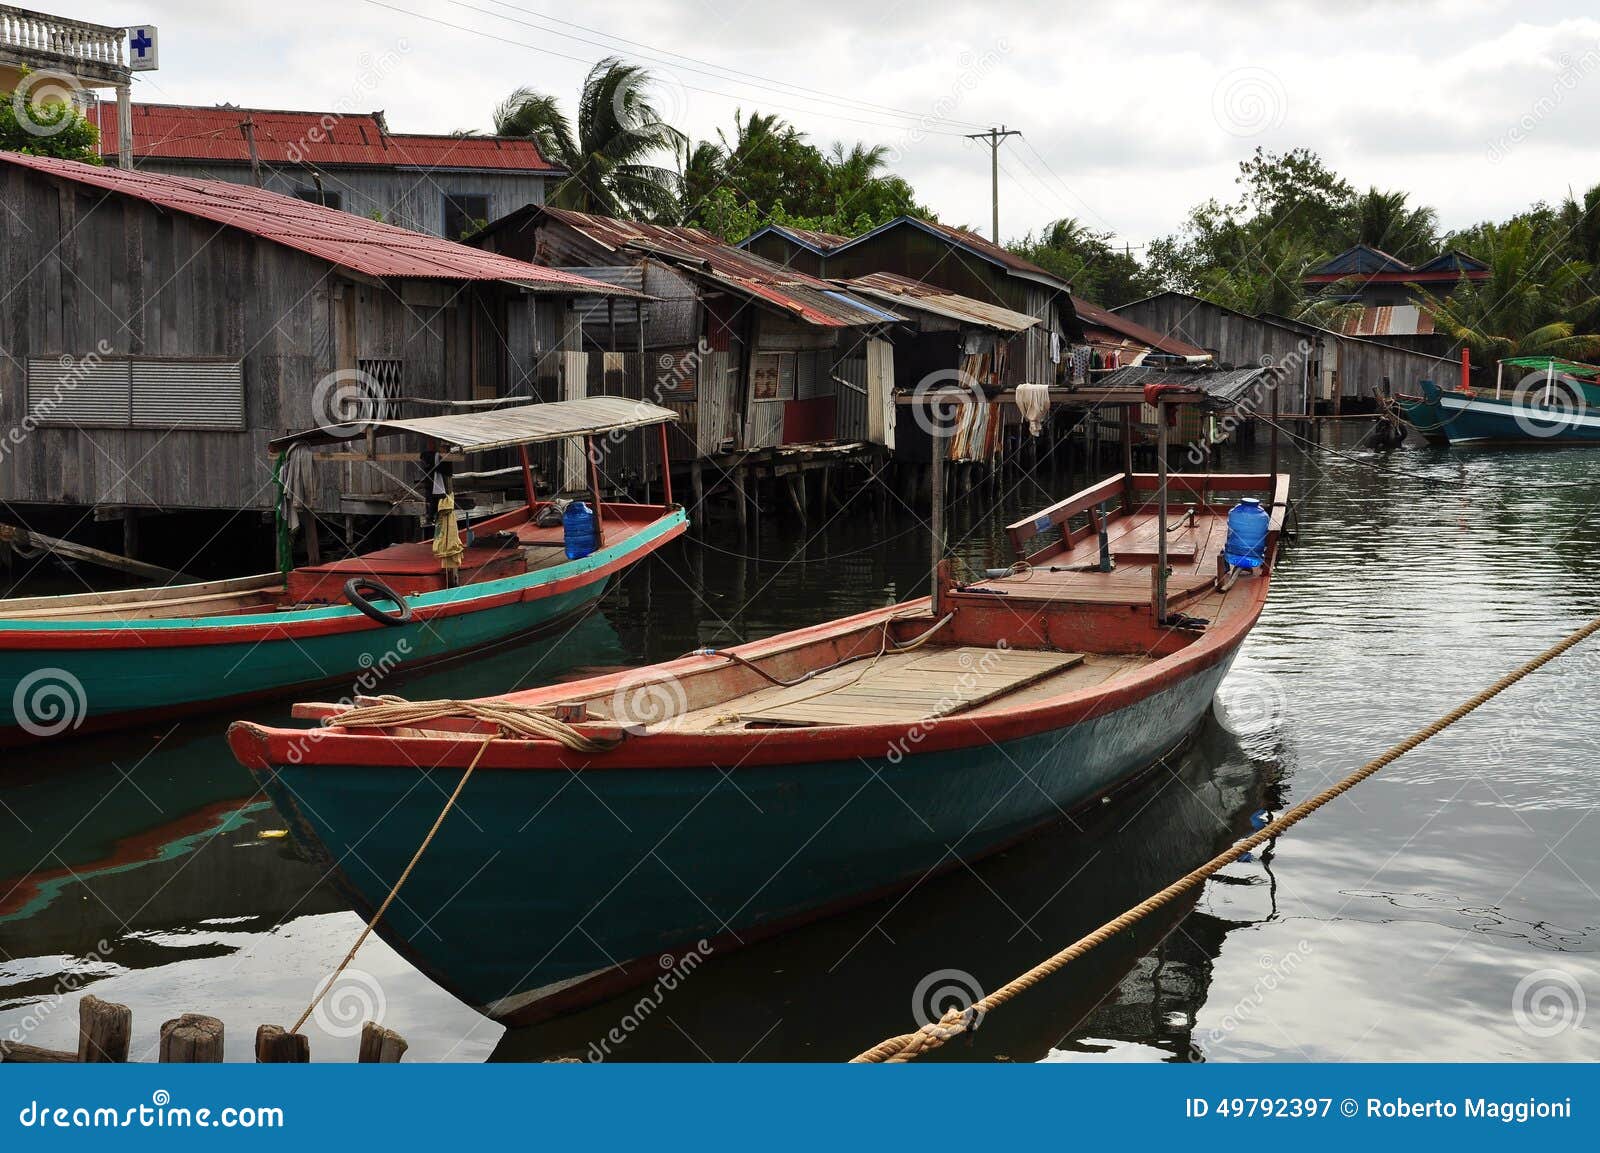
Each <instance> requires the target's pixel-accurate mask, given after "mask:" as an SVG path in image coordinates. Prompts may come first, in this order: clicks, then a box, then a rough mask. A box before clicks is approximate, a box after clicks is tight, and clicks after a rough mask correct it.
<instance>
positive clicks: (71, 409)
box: [27, 356, 128, 428]
mask: <svg viewBox="0 0 1600 1153" xmlns="http://www.w3.org/2000/svg"><path fill="white" fill-rule="evenodd" d="M27 415H28V418H29V419H31V420H32V421H33V423H34V424H75V425H83V426H86V427H98V428H107V427H109V428H126V427H127V426H128V362H127V361H126V360H106V359H102V358H99V357H96V356H86V357H81V358H80V357H73V356H50V357H38V358H35V359H32V360H29V361H28V413H27Z"/></svg>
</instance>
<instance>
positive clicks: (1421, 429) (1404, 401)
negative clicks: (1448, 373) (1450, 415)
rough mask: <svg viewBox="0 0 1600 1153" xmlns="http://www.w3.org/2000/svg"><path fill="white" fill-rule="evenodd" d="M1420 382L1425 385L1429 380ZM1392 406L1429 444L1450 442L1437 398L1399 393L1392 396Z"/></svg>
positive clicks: (1407, 424)
mask: <svg viewBox="0 0 1600 1153" xmlns="http://www.w3.org/2000/svg"><path fill="white" fill-rule="evenodd" d="M1422 383H1423V387H1427V386H1428V385H1429V383H1431V382H1428V381H1424V382H1422ZM1394 408H1395V410H1396V411H1397V412H1398V413H1399V415H1400V419H1401V420H1403V421H1405V423H1406V426H1407V427H1408V428H1410V429H1411V430H1412V431H1413V432H1415V433H1416V434H1417V435H1418V436H1420V437H1422V439H1423V440H1425V441H1427V442H1428V443H1429V444H1434V445H1441V446H1443V445H1447V444H1449V443H1450V438H1449V437H1448V436H1446V435H1445V431H1444V413H1443V411H1442V410H1441V409H1440V407H1439V402H1438V400H1437V399H1434V400H1429V399H1428V398H1427V397H1424V396H1409V395H1407V394H1405V393H1400V394H1398V395H1396V396H1395V397H1394Z"/></svg>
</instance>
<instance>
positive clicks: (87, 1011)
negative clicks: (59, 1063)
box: [78, 993, 133, 1065]
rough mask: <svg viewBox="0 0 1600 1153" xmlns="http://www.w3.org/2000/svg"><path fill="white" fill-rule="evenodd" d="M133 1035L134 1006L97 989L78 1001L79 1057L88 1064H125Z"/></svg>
mask: <svg viewBox="0 0 1600 1153" xmlns="http://www.w3.org/2000/svg"><path fill="white" fill-rule="evenodd" d="M132 1037H133V1010H132V1009H129V1008H128V1007H127V1006H126V1005H116V1004H113V1003H112V1002H110V1001H102V1000H101V999H100V998H99V997H96V996H95V995H94V994H93V993H90V994H89V995H88V996H86V997H84V999H83V1000H81V1001H79V1002H78V1060H79V1061H81V1062H83V1063H84V1064H86V1065H102V1064H121V1063H123V1062H124V1061H126V1060H127V1059H128V1044H129V1041H130V1040H131V1038H132Z"/></svg>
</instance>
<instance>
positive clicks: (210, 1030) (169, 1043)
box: [161, 1013, 222, 1065]
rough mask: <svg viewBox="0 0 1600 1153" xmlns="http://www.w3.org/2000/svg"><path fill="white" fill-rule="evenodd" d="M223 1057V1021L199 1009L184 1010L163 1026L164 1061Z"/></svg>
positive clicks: (211, 1061)
mask: <svg viewBox="0 0 1600 1153" xmlns="http://www.w3.org/2000/svg"><path fill="white" fill-rule="evenodd" d="M221 1060H222V1022H221V1021H219V1020H217V1019H216V1018H215V1017H205V1016H202V1015H201V1014H199V1013H185V1014H184V1015H183V1016H181V1017H178V1018H176V1019H175V1020H172V1021H166V1022H163V1023H162V1026H161V1062H162V1064H166V1065H206V1064H216V1063H219V1062H221Z"/></svg>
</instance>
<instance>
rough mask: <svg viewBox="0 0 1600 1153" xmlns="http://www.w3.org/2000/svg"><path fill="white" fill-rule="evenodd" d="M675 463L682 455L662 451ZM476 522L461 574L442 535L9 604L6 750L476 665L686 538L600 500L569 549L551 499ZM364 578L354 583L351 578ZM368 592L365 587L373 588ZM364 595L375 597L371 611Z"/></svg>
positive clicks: (440, 436) (423, 422)
mask: <svg viewBox="0 0 1600 1153" xmlns="http://www.w3.org/2000/svg"><path fill="white" fill-rule="evenodd" d="M675 419H676V416H675V414H674V413H672V412H671V411H670V410H668V409H664V408H660V407H657V406H655V405H651V404H645V403H643V402H640V401H636V400H628V399H624V398H621V397H591V398H588V399H585V400H574V401H562V402H557V403H552V404H533V405H520V406H516V407H509V408H500V409H494V410H492V411H486V412H475V413H471V414H466V415H452V416H435V417H423V418H419V419H415V420H384V421H363V422H359V424H358V426H355V427H356V428H357V431H356V433H354V434H353V433H352V431H351V426H342V427H341V428H339V429H337V430H328V429H313V430H309V431H307V432H304V433H296V434H292V435H290V436H286V437H283V438H281V439H280V440H278V441H274V442H273V444H272V446H271V447H272V448H273V449H274V450H287V449H288V448H290V447H291V446H292V445H297V444H298V445H307V446H309V445H312V444H317V443H331V442H334V441H341V440H349V439H351V437H352V435H363V434H364V433H365V432H366V431H367V430H368V429H370V430H371V431H372V433H373V435H374V436H395V435H411V436H417V437H421V438H422V439H423V440H424V442H425V443H429V444H434V445H437V446H439V448H440V449H441V450H445V451H452V452H484V451H489V450H491V449H499V448H507V447H522V446H526V445H530V444H537V443H542V442H547V441H556V440H564V439H567V438H570V437H586V436H593V435H598V434H602V433H607V432H618V431H622V430H627V429H638V428H646V427H651V426H661V428H662V437H661V445H662V450H663V452H664V451H665V446H666V437H665V423H666V422H668V421H671V420H675ZM663 465H664V466H665V460H663ZM524 478H525V482H526V485H527V489H528V492H527V498H528V503H527V504H526V505H524V506H523V507H521V508H517V509H513V510H512V511H510V512H507V513H504V514H502V515H500V516H496V517H493V518H490V519H488V520H485V521H483V522H481V523H478V524H475V525H472V526H470V537H471V539H470V542H469V543H468V544H467V547H466V548H465V551H464V552H463V553H462V554H461V558H460V565H459V568H458V569H456V570H454V571H446V570H445V569H444V568H443V567H441V564H440V561H439V560H438V558H436V557H435V556H434V554H433V549H432V544H431V542H429V541H418V542H413V543H409V544H397V545H392V546H390V547H388V548H384V549H379V550H378V551H376V552H370V553H365V554H363V555H360V556H355V557H351V558H349V559H346V560H336V561H332V562H329V563H326V564H312V565H305V566H302V567H300V568H296V569H293V570H292V571H290V572H288V573H269V574H265V575H261V576H250V577H241V578H237V579H232V580H219V581H210V582H205V583H201V584H185V585H173V586H168V587H165V588H140V589H122V590H117V591H112V592H91V593H76V594H71V595H66V596H46V597H23V598H12V599H9V600H0V701H6V702H10V704H11V709H10V711H9V712H8V713H6V714H4V720H5V721H6V722H7V723H6V724H5V725H3V726H0V744H17V743H23V742H27V741H31V740H38V739H42V738H46V737H51V738H53V737H58V736H65V735H71V734H73V733H78V732H86V731H91V730H101V729H109V728H116V727H119V726H124V725H129V724H143V723H146V722H149V721H152V720H155V719H158V718H161V717H169V716H175V715H183V714H189V713H195V712H201V711H205V710H212V709H217V708H221V707H223V706H227V705H232V704H237V703H239V702H243V701H248V700H253V699H257V698H263V697H271V696H275V695H280V694H282V693H284V692H287V691H293V690H299V689H304V688H306V687H308V686H313V685H318V684H336V683H341V682H342V683H345V684H349V683H350V682H351V681H352V680H353V679H356V678H358V677H360V676H362V675H365V676H366V677H367V678H368V679H370V681H371V684H370V686H369V687H368V688H367V689H366V690H365V691H368V692H370V691H374V690H375V688H376V686H377V685H378V684H380V683H381V680H382V678H383V677H384V676H386V675H388V674H389V673H392V672H395V671H398V670H401V669H410V668H414V667H418V666H422V665H428V664H433V663H436V662H439V661H443V660H449V659H453V658H456V657H460V656H462V655H463V654H466V653H470V652H472V651H474V650H478V649H482V648H485V647H487V646H491V645H496V644H500V643H502V642H505V641H508V640H511V639H513V638H516V637H519V636H525V635H529V634H533V633H536V632H539V631H541V630H544V629H547V628H549V627H551V626H553V625H555V624H556V623H557V622H559V621H561V620H563V619H565V618H568V617H571V616H573V615H574V614H576V613H578V612H581V611H582V610H584V609H585V608H587V607H588V606H590V605H591V604H593V603H594V601H595V600H596V599H598V598H599V596H600V595H601V593H603V592H604V591H605V588H606V586H607V584H608V583H609V582H610V581H611V579H612V578H613V577H615V576H616V575H617V574H619V573H620V572H621V571H622V570H623V569H625V568H626V567H627V566H629V565H630V564H632V563H633V562H634V561H637V560H639V559H640V558H641V557H644V556H646V555H648V554H649V553H651V552H654V551H655V550H656V549H658V548H660V547H661V546H662V545H664V544H666V543H667V542H668V541H670V540H672V539H673V538H675V537H677V536H679V535H680V534H682V533H683V532H684V531H685V529H686V527H687V525H688V520H687V518H686V516H685V515H684V512H683V510H682V509H681V508H679V507H677V506H675V505H673V504H672V497H671V489H670V485H669V487H667V489H666V493H665V503H663V504H659V505H649V504H631V503H621V502H619V503H611V502H607V503H604V504H600V503H599V502H598V501H596V505H597V507H598V509H599V514H600V515H599V532H600V540H599V542H598V544H599V547H598V548H596V550H595V551H594V552H593V553H591V554H589V555H587V556H583V557H580V558H578V559H570V558H568V556H567V555H566V552H565V550H564V548H563V543H562V542H563V530H562V525H561V522H560V519H559V518H555V520H554V523H549V522H550V520H551V518H550V517H548V516H546V515H542V514H544V513H545V512H546V510H547V504H548V502H543V501H539V500H537V499H536V498H535V496H534V493H533V491H532V479H531V473H530V472H529V471H527V470H526V468H525V470H524ZM352 585H354V586H355V587H354V588H352V587H351V586H352ZM363 586H365V591H363ZM358 601H359V602H364V603H358Z"/></svg>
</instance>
